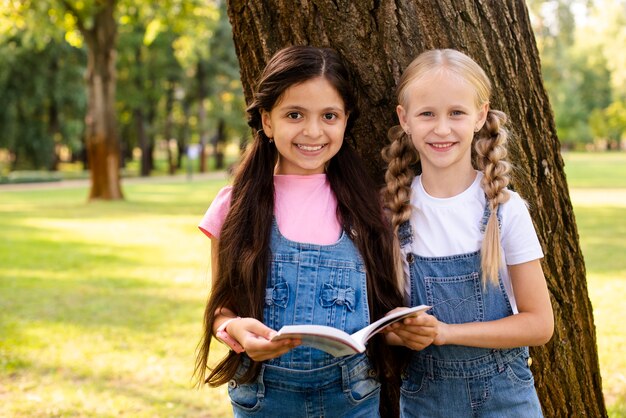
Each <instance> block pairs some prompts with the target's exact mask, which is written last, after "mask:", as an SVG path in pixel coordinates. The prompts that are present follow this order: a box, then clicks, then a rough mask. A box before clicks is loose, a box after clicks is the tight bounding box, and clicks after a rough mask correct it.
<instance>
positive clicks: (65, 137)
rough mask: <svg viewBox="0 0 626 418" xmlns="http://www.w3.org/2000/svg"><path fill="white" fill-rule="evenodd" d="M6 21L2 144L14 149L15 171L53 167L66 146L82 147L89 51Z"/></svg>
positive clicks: (0, 93)
mask: <svg viewBox="0 0 626 418" xmlns="http://www.w3.org/2000/svg"><path fill="white" fill-rule="evenodd" d="M5 18H9V16H8V15H7V16H5ZM0 20H2V18H1V17H0ZM5 22H6V23H7V24H6V26H4V29H5V30H4V31H0V57H2V59H1V60H0V108H2V112H0V126H1V127H2V129H0V132H1V133H0V147H3V148H6V149H8V150H9V151H10V153H11V157H12V163H11V169H12V170H15V169H49V170H55V169H56V165H57V163H58V159H59V158H58V152H59V150H60V148H61V147H62V146H64V147H67V149H68V150H69V151H70V152H73V153H79V152H80V150H81V147H82V143H81V137H82V129H83V121H82V118H83V115H84V109H85V94H84V90H83V89H82V84H83V82H82V71H81V70H82V68H83V67H84V65H85V55H84V53H83V51H81V50H80V49H76V48H73V47H71V46H70V45H69V44H67V43H66V42H65V41H63V40H62V39H55V38H49V40H48V42H46V43H39V42H35V41H34V40H33V39H32V38H31V37H30V36H29V33H28V32H27V31H22V30H19V28H18V27H16V26H14V22H15V21H13V20H12V21H11V22H8V21H7V20H5Z"/></svg>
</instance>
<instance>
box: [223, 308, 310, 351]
mask: <svg viewBox="0 0 626 418" xmlns="http://www.w3.org/2000/svg"><path fill="white" fill-rule="evenodd" d="M228 332H229V334H230V335H232V336H233V337H234V338H235V339H236V340H237V341H238V342H239V344H241V345H242V346H243V348H244V349H245V351H246V354H247V355H248V357H250V358H251V359H252V360H255V361H264V360H269V359H272V358H276V357H280V356H282V355H283V354H285V353H286V352H288V351H289V350H291V349H293V348H294V347H297V346H298V345H300V343H301V341H300V340H299V339H296V338H289V339H284V340H280V341H271V339H272V337H273V336H274V335H275V334H276V331H275V330H273V329H271V328H269V327H267V326H266V325H264V324H263V323H262V322H261V321H259V320H257V319H254V318H241V320H239V321H236V322H234V323H232V324H230V325H229V326H228Z"/></svg>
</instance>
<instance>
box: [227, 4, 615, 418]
mask: <svg viewBox="0 0 626 418" xmlns="http://www.w3.org/2000/svg"><path fill="white" fill-rule="evenodd" d="M228 13H229V17H230V20H231V24H232V26H233V34H234V40H235V46H236V50H237V55H238V58H239V62H240V64H241V79H242V82H243V86H244V92H245V95H246V98H247V99H248V101H249V99H250V95H251V93H250V92H251V87H252V85H253V84H254V81H255V79H256V77H257V76H258V75H259V73H260V71H261V69H262V68H263V66H264V64H265V63H266V62H267V60H268V58H269V57H270V56H271V55H272V54H273V53H274V52H275V51H276V50H278V49H280V48H281V47H284V46H287V45H294V44H309V45H316V46H330V47H332V48H334V49H336V50H337V51H339V53H340V54H341V55H342V56H343V58H344V59H345V61H346V62H347V63H348V64H349V65H350V66H351V67H352V69H353V71H354V73H355V76H356V80H357V84H358V86H357V87H358V89H359V91H360V98H359V106H360V109H361V117H360V119H359V121H358V123H357V124H356V126H355V137H356V138H357V144H356V146H357V149H358V151H359V153H360V154H361V155H362V157H363V158H364V159H365V160H366V162H367V164H368V166H369V169H370V172H371V173H372V175H373V176H374V177H375V178H377V179H378V180H380V181H382V175H383V171H384V165H383V162H382V160H381V158H380V149H381V148H382V147H383V145H384V144H385V143H386V141H387V140H386V131H387V129H388V128H389V127H390V126H392V125H394V124H396V123H397V121H396V118H395V113H394V108H395V98H394V90H395V85H396V81H397V80H398V77H399V75H400V73H401V71H402V70H403V69H404V68H405V67H406V66H407V65H408V64H409V62H410V61H411V60H412V59H413V58H414V57H415V56H416V55H417V54H418V53H419V52H421V51H423V50H426V49H430V48H446V47H450V48H456V49H459V50H461V51H463V52H465V53H467V54H468V55H470V56H472V57H473V58H474V59H475V60H476V61H477V62H478V63H479V64H481V65H482V67H483V68H484V69H485V70H486V71H487V73H488V75H489V76H490V78H491V80H492V82H493V85H494V93H495V96H494V98H493V101H492V107H493V108H497V109H501V110H503V111H505V112H506V113H507V114H508V115H509V116H510V121H511V123H510V127H511V128H512V129H513V131H514V137H513V138H512V140H511V141H510V151H511V159H512V161H513V163H514V164H515V165H516V166H517V167H518V168H519V170H517V171H515V172H514V175H513V182H512V186H513V187H514V188H515V190H517V191H518V192H519V193H520V194H521V195H522V196H523V197H524V198H525V199H527V200H528V202H529V203H530V205H531V208H530V210H531V214H532V217H533V220H534V222H535V227H536V229H537V233H538V235H539V239H540V241H541V244H542V246H543V249H544V251H545V254H546V257H545V259H544V260H543V268H544V271H545V274H546V278H547V281H548V286H549V289H550V292H551V297H552V305H553V308H554V313H555V333H554V336H553V338H552V340H551V341H550V343H548V344H547V345H546V346H544V347H540V348H535V349H532V350H531V354H532V356H533V360H534V361H533V365H532V369H533V372H534V374H535V378H536V386H537V389H538V392H539V396H540V398H541V403H542V406H543V410H544V413H545V415H546V416H549V417H564V416H578V417H581V416H588V417H602V416H606V409H605V405H604V400H603V396H602V387H601V378H600V372H599V365H598V356H597V350H596V338H595V327H594V323H593V312H592V308H591V304H590V301H589V298H588V295H587V288H586V279H585V265H584V261H583V256H582V253H581V250H580V246H579V242H578V233H577V229H576V223H575V219H574V213H573V210H572V205H571V202H570V198H569V192H568V187H567V183H566V179H565V175H564V172H563V160H562V158H561V155H560V152H559V141H558V139H557V136H556V130H555V125H554V117H553V114H552V111H551V108H550V104H549V102H548V96H547V94H546V92H545V90H544V87H543V84H542V80H541V71H540V63H539V55H538V51H537V47H536V44H535V39H534V35H533V32H532V29H531V25H530V21H529V17H528V11H527V9H526V6H525V3H524V2H523V1H520V0H505V1H497V2H496V1H488V0H474V1H470V0H423V1H418V0H395V1H391V0H372V1H359V2H353V1H349V0H300V1H298V2H294V1H291V0H265V1H254V2H250V1H247V0H231V1H230V2H229V8H228Z"/></svg>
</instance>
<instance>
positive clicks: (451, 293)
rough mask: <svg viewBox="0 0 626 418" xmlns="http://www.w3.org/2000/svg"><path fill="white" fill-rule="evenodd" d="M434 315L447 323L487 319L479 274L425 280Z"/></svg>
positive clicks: (428, 301) (426, 278)
mask: <svg viewBox="0 0 626 418" xmlns="http://www.w3.org/2000/svg"><path fill="white" fill-rule="evenodd" d="M424 284H425V287H426V298H427V303H428V304H429V305H431V306H432V307H433V309H432V314H433V315H434V316H435V317H437V319H439V320H440V321H443V322H445V323H448V324H463V323H466V322H481V321H483V320H484V317H485V313H484V303H483V293H482V288H481V286H482V284H481V280H480V276H479V274H478V273H476V272H474V273H471V274H467V275H461V276H452V277H428V276H426V277H424Z"/></svg>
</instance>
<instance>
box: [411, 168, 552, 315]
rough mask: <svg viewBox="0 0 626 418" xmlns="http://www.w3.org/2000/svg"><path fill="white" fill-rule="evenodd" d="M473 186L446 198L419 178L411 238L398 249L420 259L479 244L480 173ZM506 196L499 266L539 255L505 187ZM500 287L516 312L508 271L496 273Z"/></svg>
mask: <svg viewBox="0 0 626 418" xmlns="http://www.w3.org/2000/svg"><path fill="white" fill-rule="evenodd" d="M476 173H477V175H476V179H475V180H474V182H473V183H472V185H471V186H470V187H469V188H467V189H466V190H465V191H463V192H462V193H460V194H458V195H456V196H453V197H450V198H436V197H433V196H430V195H429V194H428V193H426V190H424V187H423V186H422V181H421V176H417V177H416V178H415V179H414V180H413V184H412V185H411V189H412V193H411V205H412V206H413V207H412V211H411V219H410V222H411V227H412V230H413V242H412V244H411V246H410V247H408V248H404V249H403V250H405V252H406V251H409V250H410V252H412V253H414V254H417V255H420V256H423V257H445V256H451V255H457V254H466V253H471V252H474V251H477V250H479V249H480V248H481V245H482V242H483V237H484V234H483V232H481V221H482V219H483V214H484V211H485V204H486V198H485V192H484V190H483V189H482V187H481V186H480V182H481V180H482V178H483V173H482V172H480V171H477V172H476ZM509 194H510V195H511V197H510V199H509V200H508V201H507V202H506V203H504V204H502V205H501V208H500V217H501V228H500V242H501V244H502V250H503V257H504V263H503V265H515V264H522V263H526V262H528V261H532V260H537V259H539V258H542V257H543V251H542V250H541V245H540V244H539V239H538V238H537V234H536V232H535V227H534V225H533V223H532V220H531V218H530V213H529V212H528V208H527V207H526V202H525V201H524V200H523V199H522V198H521V197H520V195H519V194H517V193H516V192H513V191H511V190H509ZM500 274H501V277H502V281H503V283H504V287H505V289H506V292H507V294H508V296H509V299H510V301H511V307H512V308H513V312H514V313H517V312H518V311H517V304H516V303H515V295H514V294H513V288H512V286H511V279H510V277H509V274H508V271H507V270H506V269H503V270H502V271H501V272H500Z"/></svg>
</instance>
